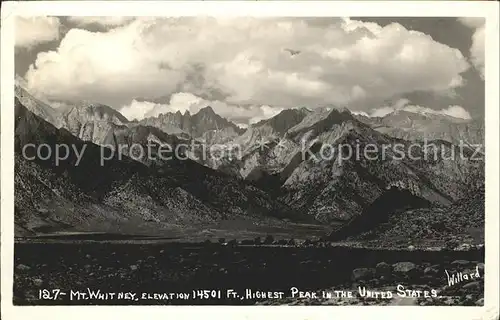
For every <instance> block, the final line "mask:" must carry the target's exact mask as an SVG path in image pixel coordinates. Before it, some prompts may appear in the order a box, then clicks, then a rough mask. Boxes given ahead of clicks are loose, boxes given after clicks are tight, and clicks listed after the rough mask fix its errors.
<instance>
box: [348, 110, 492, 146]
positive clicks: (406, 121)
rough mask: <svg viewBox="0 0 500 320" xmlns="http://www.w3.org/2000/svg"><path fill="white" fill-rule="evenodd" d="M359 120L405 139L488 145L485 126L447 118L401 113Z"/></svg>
mask: <svg viewBox="0 0 500 320" xmlns="http://www.w3.org/2000/svg"><path fill="white" fill-rule="evenodd" d="M356 118H357V119H358V120H359V121H361V122H363V123H366V124H368V125H370V126H371V127H372V128H374V129H375V130H377V131H379V132H381V133H385V134H387V135H390V136H392V137H395V138H400V139H405V140H424V139H427V140H438V139H439V140H444V141H448V142H451V143H453V144H456V145H460V142H461V141H462V142H463V143H464V144H465V145H469V144H484V123H482V122H481V121H478V120H465V119H460V118H455V117H451V116H446V115H437V114H429V113H415V112H408V111H404V110H397V111H394V112H392V113H389V114H388V115H386V116H384V117H366V116H363V115H356Z"/></svg>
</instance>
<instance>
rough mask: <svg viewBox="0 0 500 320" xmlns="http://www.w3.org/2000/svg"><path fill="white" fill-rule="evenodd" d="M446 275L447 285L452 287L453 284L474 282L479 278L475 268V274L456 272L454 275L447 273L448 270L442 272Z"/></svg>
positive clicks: (477, 268) (477, 270)
mask: <svg viewBox="0 0 500 320" xmlns="http://www.w3.org/2000/svg"><path fill="white" fill-rule="evenodd" d="M444 272H445V273H446V277H447V278H448V285H449V286H453V285H455V284H458V283H460V282H463V281H469V280H474V279H478V278H480V277H481V275H480V274H479V267H478V266H476V271H475V272H470V273H467V272H456V273H451V274H450V273H449V272H448V270H444Z"/></svg>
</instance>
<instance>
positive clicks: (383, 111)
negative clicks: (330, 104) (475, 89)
mask: <svg viewBox="0 0 500 320" xmlns="http://www.w3.org/2000/svg"><path fill="white" fill-rule="evenodd" d="M410 102H411V101H410V100H408V99H399V100H398V101H396V102H395V103H394V104H393V105H391V106H383V107H380V108H375V109H372V110H371V111H370V112H364V111H354V112H353V113H354V114H359V115H363V116H365V117H384V116H386V115H388V114H390V113H392V112H394V111H397V110H401V111H408V112H413V113H419V114H435V115H446V116H450V117H454V118H459V119H465V120H470V119H472V117H471V115H470V113H469V112H468V111H467V110H465V109H464V108H463V107H461V106H456V105H454V106H448V107H447V108H443V109H441V110H434V109H431V108H427V107H423V106H419V105H412V104H410Z"/></svg>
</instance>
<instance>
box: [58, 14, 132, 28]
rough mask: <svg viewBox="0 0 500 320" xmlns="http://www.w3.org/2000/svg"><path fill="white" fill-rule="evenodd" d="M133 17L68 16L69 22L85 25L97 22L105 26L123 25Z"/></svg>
mask: <svg viewBox="0 0 500 320" xmlns="http://www.w3.org/2000/svg"><path fill="white" fill-rule="evenodd" d="M133 19H134V17H120V16H114V17H96V16H88V17H77V16H73V17H68V20H69V21H70V22H73V23H75V24H76V25H78V26H86V25H91V24H97V25H101V26H105V27H116V26H121V25H124V24H126V23H128V22H130V21H132V20H133Z"/></svg>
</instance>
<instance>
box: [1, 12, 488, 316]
mask: <svg viewBox="0 0 500 320" xmlns="http://www.w3.org/2000/svg"><path fill="white" fill-rule="evenodd" d="M81 5H82V6H84V5H85V4H83V3H82V4H81ZM496 7H497V8H498V6H496ZM95 12H96V13H97V14H99V11H98V10H96V11H95ZM417 14H418V13H417ZM496 17H497V18H496V19H497V20H496V21H493V23H496V28H498V13H497V16H496ZM11 18H12V19H13V20H14V22H13V25H14V30H13V38H14V42H15V44H14V49H13V52H14V60H13V62H14V65H13V66H12V69H13V70H14V74H13V75H12V78H13V79H12V80H11V82H9V83H10V84H11V85H10V87H9V88H6V87H5V86H4V85H2V95H3V92H4V90H11V91H13V93H12V96H13V102H12V105H9V106H7V105H2V121H4V120H5V121H7V120H6V117H10V118H9V120H8V121H10V122H11V123H12V127H13V129H12V131H13V137H11V139H13V151H14V152H13V153H14V154H13V155H11V156H10V157H12V159H13V160H12V161H13V163H12V165H13V173H12V174H11V175H12V177H13V181H12V182H10V184H9V186H10V187H8V188H5V187H4V185H2V196H5V192H6V190H7V189H10V190H11V191H12V194H13V198H12V199H11V200H12V201H11V202H13V204H10V206H11V207H12V209H13V213H12V214H13V218H12V220H10V221H12V222H13V226H12V225H10V227H9V228H12V230H13V231H12V232H13V234H12V236H13V237H12V238H13V239H12V241H13V245H12V246H13V249H12V250H13V257H12V260H13V262H12V263H13V265H12V273H13V274H11V275H10V276H9V277H11V278H13V279H12V281H13V282H12V286H11V287H10V288H11V289H9V290H11V294H12V296H11V297H12V300H11V302H12V305H13V306H14V307H15V306H89V305H94V306H131V305H136V306H165V307H166V306H172V305H176V306H209V305H210V306H333V307H340V306H422V307H424V306H449V307H453V306H469V307H471V308H475V307H484V306H485V305H486V304H485V290H486V287H487V286H488V285H493V286H496V287H493V288H494V291H495V290H496V291H498V283H497V284H496V285H495V284H491V281H493V280H494V279H495V278H490V279H488V280H487V281H485V274H486V273H487V272H488V271H487V270H488V268H490V267H491V268H492V269H491V270H492V271H495V272H498V262H496V263H497V264H496V265H491V261H489V263H490V264H487V263H486V260H485V251H486V248H488V246H493V248H496V251H498V242H497V241H498V239H497V240H494V242H488V244H487V245H486V242H487V241H486V234H487V233H486V232H485V229H486V225H487V223H486V220H487V219H486V214H485V212H486V198H487V197H486V196H485V194H486V190H488V187H489V185H487V183H486V181H487V180H488V179H489V178H488V179H487V178H486V177H487V175H491V174H490V173H489V172H488V174H487V170H486V168H487V167H488V166H490V164H488V165H486V163H487V162H486V157H487V155H488V154H489V153H490V152H492V153H493V152H496V155H498V151H497V147H498V137H497V136H496V137H493V138H492V139H496V140H490V141H496V142H497V145H496V146H494V145H491V144H488V145H486V138H485V137H486V127H487V126H488V125H487V124H486V122H487V121H488V117H489V116H490V115H498V110H496V111H495V112H496V113H490V111H489V109H488V108H491V107H495V108H497V109H498V105H497V106H490V107H486V104H487V94H488V92H487V90H486V79H487V76H489V72H491V74H493V73H495V77H496V78H495V79H496V80H497V81H498V70H497V69H498V65H495V66H494V67H495V68H493V67H489V65H488V64H487V63H486V58H485V56H486V48H487V44H486V43H487V41H486V31H485V30H486V25H487V18H486V17H485V16H483V17H468V16H445V15H443V16H426V15H425V13H424V12H423V13H422V16H415V12H414V13H413V14H409V15H408V16H394V17H380V16H376V15H373V16H366V14H364V15H359V16H356V15H349V16H343V15H342V16H340V15H336V14H335V11H333V10H332V11H331V16H313V15H312V16H286V15H283V16H280V15H279V14H277V15H275V16H252V15H247V16H231V15H230V14H227V15H225V16H224V15H213V16H210V15H192V16H169V15H168V14H167V13H165V14H161V16H160V13H158V15H157V16H142V15H140V16H139V15H138V16H134V15H130V14H129V15H102V16H96V15H59V14H57V15H49V14H48V15H17V16H15V17H11ZM492 41H496V46H497V48H498V38H496V40H492ZM2 47H3V44H2ZM2 59H3V58H2ZM495 59H496V60H498V56H497V57H495ZM2 66H3V65H2ZM3 80H4V78H3V74H2V82H3ZM496 90H497V91H496V94H497V95H498V87H497V89H496ZM497 101H498V100H497ZM2 103H3V100H2ZM6 109H9V110H6ZM496 123H497V128H496V129H494V130H498V120H497V122H496ZM3 124H5V122H4V123H3ZM2 128H4V125H2ZM497 132H498V131H497ZM4 134H5V133H4V132H2V135H4ZM5 141H6V140H5V138H4V137H3V136H2V147H3V145H4V142H5ZM493 149H495V150H493ZM5 150H6V149H4V150H2V153H1V155H2V177H5V172H6V171H7V169H5V167H4V162H3V161H4V159H3V157H4V156H6V151H5ZM496 157H498V156H496ZM496 160H498V158H496ZM494 167H496V170H498V163H496V164H494ZM493 174H494V172H493ZM493 179H496V182H494V183H496V185H493V188H497V189H496V191H497V192H498V171H497V173H496V175H495V176H494V177H493ZM3 183H5V182H3ZM490 183H493V182H490ZM493 190H495V189H493ZM487 192H490V190H488V191H487ZM490 196H492V197H493V198H492V199H491V201H493V202H495V201H496V202H498V198H497V197H498V193H497V196H495V195H494V193H493V194H489V195H488V197H490ZM495 198H496V199H495ZM496 205H498V204H496ZM9 208H10V207H9ZM493 208H498V206H497V207H493ZM7 214H11V213H8V212H7V211H4V198H2V220H3V221H2V252H3V251H4V238H3V234H4V233H5V231H4V230H5V229H4V228H5V227H6V226H5V223H6V222H5V220H4V215H7ZM489 214H492V215H497V216H498V211H496V212H490V213H489ZM496 219H497V220H496V221H498V218H496ZM494 228H495V229H493V230H492V232H489V233H488V237H496V238H498V225H496V226H495V227H494ZM489 231H491V230H489ZM4 259H5V257H3V259H2V264H3V263H4ZM488 259H489V258H488ZM486 265H488V268H486ZM4 269H5V267H4V265H2V273H4V272H6V271H5V270H4ZM494 276H495V275H493V277H494ZM496 277H498V275H496ZM492 279H493V280H492ZM496 279H497V280H498V278H496ZM2 281H4V274H2ZM487 283H488V285H487ZM496 294H497V296H496V297H497V298H498V292H497V293H496ZM9 297H10V294H9ZM2 298H5V292H4V291H2ZM487 299H488V298H487ZM2 300H3V299H2ZM9 303H10V302H9ZM488 304H489V306H490V307H491V306H496V308H497V309H496V311H495V312H496V317H498V301H497V302H494V301H492V300H489V302H488ZM494 316H495V315H494V314H493V317H494ZM492 319H493V318H492Z"/></svg>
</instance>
